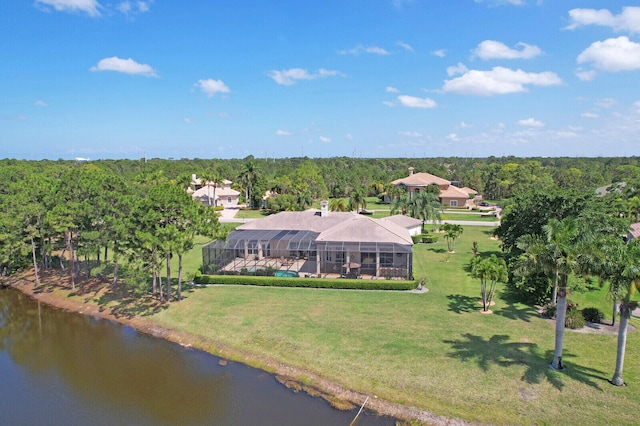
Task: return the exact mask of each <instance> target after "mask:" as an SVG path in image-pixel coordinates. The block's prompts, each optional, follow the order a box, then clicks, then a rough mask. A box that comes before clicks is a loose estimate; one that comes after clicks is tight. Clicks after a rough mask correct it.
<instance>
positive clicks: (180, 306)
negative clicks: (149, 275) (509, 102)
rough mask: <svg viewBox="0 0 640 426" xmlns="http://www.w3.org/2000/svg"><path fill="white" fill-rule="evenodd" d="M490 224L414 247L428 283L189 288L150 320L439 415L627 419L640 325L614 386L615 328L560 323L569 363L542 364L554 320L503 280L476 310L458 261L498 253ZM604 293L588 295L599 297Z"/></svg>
mask: <svg viewBox="0 0 640 426" xmlns="http://www.w3.org/2000/svg"><path fill="white" fill-rule="evenodd" d="M492 233H493V228H483V227H465V228H464V233H463V235H462V236H461V237H460V238H459V239H458V240H457V241H456V253H454V254H449V253H447V250H446V242H444V241H439V242H437V243H434V244H419V245H417V246H416V247H415V248H414V273H415V275H416V277H422V276H424V277H426V278H427V287H428V288H429V292H428V293H424V294H414V293H404V292H378V291H372V292H367V291H339V290H314V289H283V288H262V287H229V286H219V287H208V288H197V289H191V290H189V291H188V292H185V296H186V299H185V300H183V301H182V302H180V303H175V304H172V305H171V307H170V308H169V309H166V310H163V311H160V312H158V313H156V314H154V315H152V316H151V319H152V320H154V321H156V322H157V323H159V324H161V325H163V326H166V327H170V328H173V329H177V330H183V331H187V332H189V333H192V334H195V335H200V336H204V337H207V338H211V339H213V340H214V341H217V342H220V343H223V344H225V345H229V346H231V347H234V348H236V349H240V350H245V351H249V352H252V353H257V354H263V355H266V356H268V357H271V358H274V359H278V360H279V361H281V362H283V363H285V364H290V365H294V366H298V367H303V368H307V369H309V370H312V371H313V372H315V373H318V374H320V375H322V376H325V377H327V378H330V379H333V380H335V381H337V382H339V383H342V384H343V385H345V386H347V387H350V388H353V389H356V390H359V391H362V392H367V393H370V394H372V395H377V396H378V397H380V398H384V399H388V400H391V401H395V402H398V403H402V404H407V405H412V406H416V407H419V408H423V409H428V410H431V411H433V412H435V413H438V414H442V415H447V416H452V417H460V418H464V419H467V420H474V421H480V422H487V423H498V424H507V423H508V424H560V423H562V424H635V423H636V422H637V401H638V400H640V361H638V357H637V354H638V351H639V350H640V332H638V331H635V332H631V333H629V336H628V341H627V357H626V364H625V374H624V377H625V379H626V381H627V383H629V386H628V387H626V388H617V387H614V386H612V385H610V384H609V383H608V382H607V380H608V379H609V378H610V377H611V376H612V374H613V369H614V366H615V349H616V341H617V337H616V336H608V335H606V336H605V335H595V334H584V333H577V332H572V331H567V332H566V333H565V345H564V361H565V363H566V364H567V366H568V370H567V371H566V372H556V371H553V370H550V369H549V368H548V364H549V362H550V361H551V358H552V354H553V345H554V327H553V325H551V324H550V323H548V322H546V321H545V320H543V319H541V318H540V317H539V316H538V315H537V313H536V311H535V309H534V308H532V307H530V306H527V305H523V304H520V303H517V302H514V301H513V299H512V298H511V297H510V295H509V294H508V293H507V292H505V291H504V290H502V292H501V293H500V294H499V297H498V298H497V301H496V302H497V303H496V305H495V306H493V307H492V308H493V310H494V311H495V312H494V314H492V315H483V314H480V313H478V310H479V308H480V305H479V304H478V300H479V293H480V286H479V282H478V281H477V280H475V279H473V278H471V277H470V276H469V274H468V272H467V271H466V267H467V265H468V263H469V259H470V257H471V256H472V253H471V244H472V242H473V241H477V242H478V247H479V249H480V252H481V253H483V254H484V253H487V254H489V253H492V252H494V253H499V247H498V242H497V241H495V240H492V239H491V238H490V237H491V235H492ZM196 251H197V250H196ZM196 257H197V256H196ZM185 262H186V259H185ZM602 292H604V290H602V291H598V292H596V293H593V295H592V294H591V293H589V294H588V296H585V298H593V299H594V300H595V299H597V300H600V299H601V298H602V297H603V293H602ZM572 299H574V300H576V299H577V298H576V295H573V296H572ZM585 303H586V299H585ZM587 305H589V303H587ZM581 306H582V303H581ZM605 306H606V304H605ZM607 311H610V309H608V310H605V313H607V314H608V312H607ZM632 324H633V325H635V326H636V327H638V326H640V324H639V322H638V321H637V320H632Z"/></svg>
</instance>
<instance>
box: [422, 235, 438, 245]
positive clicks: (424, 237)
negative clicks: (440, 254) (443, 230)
mask: <svg viewBox="0 0 640 426" xmlns="http://www.w3.org/2000/svg"><path fill="white" fill-rule="evenodd" d="M438 238H439V237H438V236H437V235H433V234H422V242H423V243H429V244H431V243H435V242H437V241H438Z"/></svg>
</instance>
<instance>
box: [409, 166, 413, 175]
mask: <svg viewBox="0 0 640 426" xmlns="http://www.w3.org/2000/svg"><path fill="white" fill-rule="evenodd" d="M412 175H413V167H409V176H412Z"/></svg>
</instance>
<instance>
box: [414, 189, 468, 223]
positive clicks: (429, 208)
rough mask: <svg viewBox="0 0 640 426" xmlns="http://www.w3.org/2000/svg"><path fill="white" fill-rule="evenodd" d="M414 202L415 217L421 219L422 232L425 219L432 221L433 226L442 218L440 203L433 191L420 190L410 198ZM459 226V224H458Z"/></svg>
mask: <svg viewBox="0 0 640 426" xmlns="http://www.w3.org/2000/svg"><path fill="white" fill-rule="evenodd" d="M411 201H412V202H413V203H414V204H415V209H414V211H415V213H416V214H417V217H416V216H414V217H416V219H422V232H424V224H425V222H426V221H427V220H431V221H433V224H434V226H435V224H436V223H439V222H440V220H441V218H442V203H440V199H439V198H438V195H437V194H435V193H433V192H428V191H420V192H418V194H416V195H415V196H414V197H413V200H411ZM458 226H459V225H458Z"/></svg>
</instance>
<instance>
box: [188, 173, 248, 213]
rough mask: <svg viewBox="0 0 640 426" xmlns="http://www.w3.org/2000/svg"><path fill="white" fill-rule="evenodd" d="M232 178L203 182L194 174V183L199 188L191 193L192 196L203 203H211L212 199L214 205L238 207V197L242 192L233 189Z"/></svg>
mask: <svg viewBox="0 0 640 426" xmlns="http://www.w3.org/2000/svg"><path fill="white" fill-rule="evenodd" d="M232 183H233V182H231V181H230V180H226V179H225V180H223V181H222V182H220V183H214V182H206V183H204V184H203V183H202V182H201V180H200V179H199V178H197V177H196V175H195V174H194V175H192V184H193V185H194V186H195V187H196V188H197V189H196V190H195V191H193V192H192V193H191V197H193V199H195V200H199V201H200V202H202V203H203V204H207V205H208V204H209V200H211V205H212V206H214V207H215V206H224V207H225V208H233V207H238V199H239V198H240V192H238V191H236V190H235V189H231V184H232Z"/></svg>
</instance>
